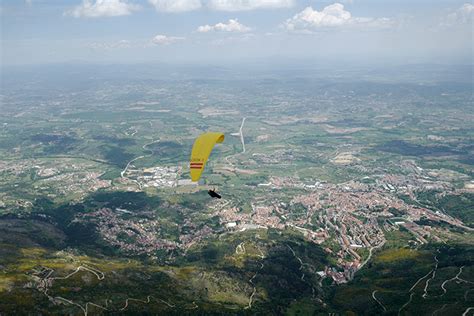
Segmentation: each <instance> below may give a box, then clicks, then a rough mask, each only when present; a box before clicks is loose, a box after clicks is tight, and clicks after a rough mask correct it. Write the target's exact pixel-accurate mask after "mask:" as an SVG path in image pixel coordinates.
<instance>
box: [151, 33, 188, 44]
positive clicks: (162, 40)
mask: <svg viewBox="0 0 474 316" xmlns="http://www.w3.org/2000/svg"><path fill="white" fill-rule="evenodd" d="M181 40H184V37H177V36H166V35H163V34H158V35H156V36H155V37H153V39H152V40H151V43H152V44H154V45H170V44H173V43H175V42H177V41H181Z"/></svg>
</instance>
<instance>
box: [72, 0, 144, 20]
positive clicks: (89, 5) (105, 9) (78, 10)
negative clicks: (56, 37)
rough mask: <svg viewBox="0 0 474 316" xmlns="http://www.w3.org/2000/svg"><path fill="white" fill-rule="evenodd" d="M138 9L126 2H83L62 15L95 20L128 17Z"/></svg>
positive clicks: (122, 0)
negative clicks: (108, 17) (107, 17)
mask: <svg viewBox="0 0 474 316" xmlns="http://www.w3.org/2000/svg"><path fill="white" fill-rule="evenodd" d="M139 9H140V6H139V5H137V4H132V3H128V2H127V1H126V0H95V1H91V0H83V1H82V4H80V5H78V6H76V7H75V8H73V9H72V10H69V11H66V12H65V13H64V14H65V15H71V16H73V17H75V18H80V17H86V18H97V17H103V16H122V15H129V14H131V13H132V12H133V11H136V10H139Z"/></svg>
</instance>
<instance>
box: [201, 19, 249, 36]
mask: <svg viewBox="0 0 474 316" xmlns="http://www.w3.org/2000/svg"><path fill="white" fill-rule="evenodd" d="M250 30H251V28H250V27H248V26H245V25H243V24H241V23H240V22H239V21H237V19H230V20H229V21H228V22H227V23H217V24H216V25H201V26H200V27H198V28H197V31H198V32H200V33H207V32H212V31H216V32H235V33H244V32H248V31H250Z"/></svg>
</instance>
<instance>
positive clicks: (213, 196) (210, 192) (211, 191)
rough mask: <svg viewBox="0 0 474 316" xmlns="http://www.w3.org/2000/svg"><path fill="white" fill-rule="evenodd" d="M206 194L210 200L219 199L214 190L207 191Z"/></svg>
mask: <svg viewBox="0 0 474 316" xmlns="http://www.w3.org/2000/svg"><path fill="white" fill-rule="evenodd" d="M207 194H209V195H210V196H211V197H212V198H215V199H220V198H221V196H220V194H219V193H217V192H216V189H214V190H209V191H207Z"/></svg>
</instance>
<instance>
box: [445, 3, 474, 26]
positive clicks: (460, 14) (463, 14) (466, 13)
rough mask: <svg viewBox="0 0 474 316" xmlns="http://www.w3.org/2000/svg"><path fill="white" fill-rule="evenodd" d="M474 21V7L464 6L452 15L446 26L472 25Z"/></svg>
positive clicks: (448, 17) (449, 16)
mask: <svg viewBox="0 0 474 316" xmlns="http://www.w3.org/2000/svg"><path fill="white" fill-rule="evenodd" d="M473 21H474V5H473V4H471V3H465V4H463V5H462V6H461V7H460V8H459V9H457V10H456V11H454V12H452V13H450V14H449V15H448V16H447V17H446V20H445V21H444V23H443V24H444V25H445V26H452V25H459V24H467V23H472V22H473Z"/></svg>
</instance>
